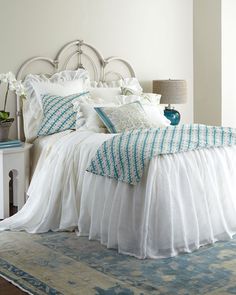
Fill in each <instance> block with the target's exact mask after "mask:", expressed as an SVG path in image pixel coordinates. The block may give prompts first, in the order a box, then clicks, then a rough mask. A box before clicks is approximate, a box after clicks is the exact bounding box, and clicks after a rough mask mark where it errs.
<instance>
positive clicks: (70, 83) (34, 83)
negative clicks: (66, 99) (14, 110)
mask: <svg viewBox="0 0 236 295" xmlns="http://www.w3.org/2000/svg"><path fill="white" fill-rule="evenodd" d="M89 84H90V81H89V76H88V72H87V71H85V70H83V69H79V70H76V71H62V72H59V73H56V74H54V75H53V76H51V77H50V78H48V77H46V76H45V75H28V76H26V78H25V80H24V87H25V89H26V99H25V100H23V120H24V132H25V138H26V141H27V142H32V141H33V140H34V139H35V138H36V137H37V132H38V129H39V126H40V123H41V120H42V117H43V111H42V106H41V95H43V94H47V93H49V94H52V95H58V96H66V95H71V94H75V93H80V92H84V91H86V90H87V89H88V85H89Z"/></svg>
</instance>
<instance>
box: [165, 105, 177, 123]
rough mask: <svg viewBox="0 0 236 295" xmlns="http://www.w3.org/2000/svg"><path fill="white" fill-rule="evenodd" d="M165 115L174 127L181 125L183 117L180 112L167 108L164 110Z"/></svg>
mask: <svg viewBox="0 0 236 295" xmlns="http://www.w3.org/2000/svg"><path fill="white" fill-rule="evenodd" d="M164 115H165V117H166V118H167V119H168V120H170V122H171V125H172V126H176V125H178V124H179V122H180V118H181V115H180V113H179V112H178V111H176V110H174V109H171V108H168V107H166V108H165V110H164Z"/></svg>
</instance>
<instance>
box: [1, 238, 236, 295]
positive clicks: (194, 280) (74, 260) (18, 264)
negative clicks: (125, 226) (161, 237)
mask: <svg viewBox="0 0 236 295" xmlns="http://www.w3.org/2000/svg"><path fill="white" fill-rule="evenodd" d="M0 276H3V277H4V278H6V279H7V280H9V281H11V282H13V283H14V284H15V285H17V286H18V287H20V288H22V289H23V290H25V291H27V292H28V293H29V294H39V295H41V294H50V295H51V294H64V295H73V294H76V295H80V294H82V295H89V294H96V295H113V294H116V295H117V294H119V295H126V294H127V295H131V294H168V295H169V294H181V295H184V294H221V295H223V294H236V240H231V241H229V242H225V243H216V244H215V245H213V246H208V247H203V248H201V249H199V250H198V251H196V252H194V253H192V254H183V255H180V256H177V257H175V258H168V259H161V260H137V259H136V258H132V257H129V256H125V255H120V254H118V253H117V251H115V250H108V249H107V248H106V247H104V246H102V245H101V244H100V243H99V242H96V241H89V240H88V239H87V238H83V237H77V236H76V235H75V233H47V234H40V235H30V234H26V233H12V232H2V233H0Z"/></svg>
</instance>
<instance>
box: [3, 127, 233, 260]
mask: <svg viewBox="0 0 236 295" xmlns="http://www.w3.org/2000/svg"><path fill="white" fill-rule="evenodd" d="M111 136H112V135H111V134H95V133H92V132H86V131H84V132H73V133H70V134H67V135H65V136H63V137H62V138H61V139H59V140H58V141H57V142H56V143H55V144H54V145H53V146H52V147H51V149H50V151H48V152H47V154H46V155H43V156H42V157H41V158H40V159H39V163H38V165H37V168H36V171H35V174H34V177H33V180H32V182H31V185H30V188H29V191H28V194H29V196H30V197H29V199H28V201H27V203H26V205H25V206H24V207H23V209H22V210H21V211H20V212H19V213H17V214H16V215H14V216H13V217H11V218H9V219H6V220H4V221H2V222H1V223H0V230H5V229H12V230H26V231H28V232H32V233H39V232H46V231H48V230H71V229H74V228H77V226H78V227H79V231H80V232H79V234H80V235H88V236H89V238H90V239H98V240H101V242H102V243H103V244H105V245H107V246H108V247H110V248H117V249H118V250H119V252H121V253H126V254H130V255H134V256H136V257H138V258H146V257H151V258H159V257H169V256H174V255H176V254H178V253H179V252H190V251H192V250H194V249H196V248H198V247H199V246H200V245H202V244H207V243H213V242H215V241H216V240H226V239H229V238H231V237H232V235H233V234H234V233H235V232H236V147H227V148H226V147H225V148H215V149H209V150H198V151H190V152H186V153H181V154H174V155H165V156H160V157H156V158H154V159H153V160H151V162H150V165H149V166H148V167H147V168H146V170H145V174H144V177H143V178H142V181H141V182H140V183H139V184H137V185H136V186H132V185H129V184H126V183H122V182H117V181H116V180H114V179H109V178H105V177H102V176H97V175H94V174H91V173H89V172H85V169H86V168H87V166H88V164H89V161H90V159H91V158H92V156H93V155H94V154H95V152H96V150H97V148H98V147H99V146H100V145H101V143H102V142H103V141H104V140H106V139H107V138H109V137H111Z"/></svg>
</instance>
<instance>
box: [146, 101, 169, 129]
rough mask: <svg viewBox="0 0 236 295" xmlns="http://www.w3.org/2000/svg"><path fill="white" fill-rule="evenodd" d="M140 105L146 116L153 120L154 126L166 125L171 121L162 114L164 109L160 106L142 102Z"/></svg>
mask: <svg viewBox="0 0 236 295" xmlns="http://www.w3.org/2000/svg"><path fill="white" fill-rule="evenodd" d="M142 107H143V109H144V111H145V113H146V114H147V116H148V118H149V119H150V120H151V121H152V122H154V124H155V125H156V127H166V126H169V125H170V123H171V122H170V120H168V119H167V118H166V117H165V116H164V109H163V107H162V106H155V105H152V104H143V103H142Z"/></svg>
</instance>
